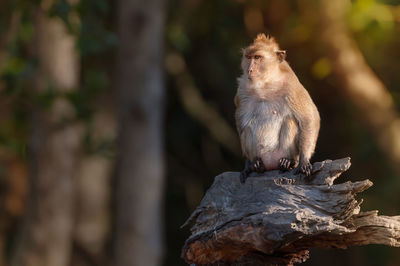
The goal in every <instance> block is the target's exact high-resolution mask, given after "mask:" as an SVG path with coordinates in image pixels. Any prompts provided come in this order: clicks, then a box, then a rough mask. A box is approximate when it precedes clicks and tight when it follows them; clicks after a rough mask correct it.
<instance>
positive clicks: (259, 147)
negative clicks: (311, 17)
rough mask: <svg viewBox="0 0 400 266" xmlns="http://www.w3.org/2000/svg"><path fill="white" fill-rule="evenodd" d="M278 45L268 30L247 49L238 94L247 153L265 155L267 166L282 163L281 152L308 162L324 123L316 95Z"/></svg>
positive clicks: (248, 155)
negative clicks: (299, 78) (316, 104)
mask: <svg viewBox="0 0 400 266" xmlns="http://www.w3.org/2000/svg"><path fill="white" fill-rule="evenodd" d="M278 51H279V46H278V44H277V43H276V41H275V40H274V38H272V37H267V36H265V35H264V34H260V35H258V36H257V38H256V39H255V40H254V42H253V43H252V44H251V45H250V46H249V47H247V48H245V49H244V50H243V58H242V64H241V66H242V70H243V74H242V75H241V76H240V77H239V78H238V83H239V88H238V91H237V95H236V97H235V105H236V107H237V108H236V114H235V118H236V125H237V130H238V132H239V136H240V142H241V147H242V151H243V154H244V156H245V157H246V158H247V159H249V160H254V159H255V158H256V157H260V158H261V159H262V161H263V163H264V165H265V167H266V169H267V170H271V169H277V168H278V165H279V160H280V159H281V158H288V159H294V160H296V161H298V160H300V165H302V164H306V163H308V162H309V159H310V158H311V156H312V154H313V152H314V149H315V144H316V141H317V137H318V132H319V124H320V118H319V114H318V110H317V108H316V107H315V105H314V103H313V101H312V100H311V97H310V96H309V94H308V92H307V91H306V90H305V89H304V87H303V86H302V85H301V83H300V82H299V80H298V79H297V77H296V75H295V74H294V72H293V71H292V69H291V68H290V66H289V64H288V63H287V62H286V61H285V60H284V58H282V57H280V56H278V53H277V52H278ZM255 55H257V56H261V58H259V59H255V57H254V56H255ZM279 55H282V53H279ZM249 58H250V59H249ZM252 60H253V63H252V62H251V61H252ZM251 64H252V73H251V75H252V76H251V75H250V76H249V68H250V65H251ZM254 73H255V74H254Z"/></svg>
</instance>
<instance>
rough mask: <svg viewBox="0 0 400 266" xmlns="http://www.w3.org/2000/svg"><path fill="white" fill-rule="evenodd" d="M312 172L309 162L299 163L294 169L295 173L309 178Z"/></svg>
mask: <svg viewBox="0 0 400 266" xmlns="http://www.w3.org/2000/svg"><path fill="white" fill-rule="evenodd" d="M311 172H312V165H311V163H310V162H303V163H299V166H297V167H296V170H295V173H296V174H298V173H302V174H305V175H306V176H310V175H311Z"/></svg>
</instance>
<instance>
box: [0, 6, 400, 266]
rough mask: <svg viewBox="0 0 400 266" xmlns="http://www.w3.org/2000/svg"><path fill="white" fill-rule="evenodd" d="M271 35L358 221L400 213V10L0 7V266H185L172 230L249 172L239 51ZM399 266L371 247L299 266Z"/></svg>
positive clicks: (179, 237) (327, 253) (319, 256)
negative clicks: (365, 214)
mask: <svg viewBox="0 0 400 266" xmlns="http://www.w3.org/2000/svg"><path fill="white" fill-rule="evenodd" d="M260 32H264V33H267V34H270V35H272V36H274V37H275V38H276V39H277V41H278V42H279V44H280V46H281V48H282V49H284V50H287V54H288V56H287V60H288V62H289V63H290V65H291V66H292V68H293V70H294V71H295V73H296V74H297V75H298V77H299V79H300V81H301V82H302V83H303V85H304V86H305V87H306V88H307V89H308V91H309V92H310V94H311V96H312V98H313V100H314V102H315V103H316V105H317V107H318V108H319V111H320V115H321V119H322V120H321V131H320V136H319V140H318V143H317V149H316V153H315V155H314V157H313V161H320V160H324V159H338V158H342V157H347V156H350V157H351V158H352V167H351V169H350V170H349V171H348V172H347V173H345V174H344V175H343V176H342V177H340V178H339V180H338V182H344V181H347V180H352V181H356V180H360V179H365V178H368V179H370V180H372V181H373V182H374V186H373V187H372V188H370V189H369V190H368V191H366V192H364V193H363V194H362V197H363V198H364V200H365V201H364V203H363V205H362V209H363V210H364V211H367V210H374V209H379V210H380V213H381V214H385V215H398V214H400V193H399V191H400V115H399V112H400V110H399V107H400V75H399V72H400V1H395V0H353V1H348V0H336V1H332V0H314V1H310V0H266V1H262V0H254V1H245V0H219V1H212V0H169V1H166V0H146V1H139V0H119V1H112V0H42V1H40V0H34V1H32V0H31V1H30V0H2V1H1V2H0V75H1V76H0V77H1V78H0V265H15V266H16V265H18V266H19V265H27V266H36V265H37V266H67V265H74V266H75V265H76V266H102V265H116V266H125V265H126V266H128V265H135V266H136V265H146V266H147V265H168V266H169V265H185V263H184V261H183V260H182V259H181V258H180V250H181V247H182V246H183V244H184V241H185V239H186V238H187V237H188V236H189V229H188V228H184V229H180V226H181V225H182V224H183V223H184V222H185V220H186V218H188V216H189V215H190V213H191V212H192V211H193V210H194V209H195V208H196V206H197V204H198V203H199V202H200V200H201V198H202V196H203V195H204V193H205V191H206V190H207V188H208V187H209V186H210V185H211V184H212V182H213V179H214V177H215V176H216V175H218V174H220V173H222V172H224V171H240V170H241V169H242V168H243V165H244V159H243V158H242V157H241V151H240V147H239V143H238V137H237V134H236V132H235V125H234V105H233V97H234V95H235V92H236V87H237V81H236V79H237V77H238V76H239V75H240V60H241V48H243V47H245V46H246V45H248V44H249V43H250V42H251V41H252V39H253V38H254V37H255V36H256V34H257V33H260ZM322 263H323V264H324V265H337V264H339V263H340V264H341V265H400V250H399V249H396V248H389V247H383V246H377V245H371V246H366V247H357V248H350V249H348V250H312V251H311V259H310V260H309V261H308V262H306V263H304V265H321V264H322Z"/></svg>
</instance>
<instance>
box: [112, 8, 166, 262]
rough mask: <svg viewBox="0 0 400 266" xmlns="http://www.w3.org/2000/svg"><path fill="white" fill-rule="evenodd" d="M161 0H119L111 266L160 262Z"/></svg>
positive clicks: (162, 26)
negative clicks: (115, 154)
mask: <svg viewBox="0 0 400 266" xmlns="http://www.w3.org/2000/svg"><path fill="white" fill-rule="evenodd" d="M164 9H165V7H164V1H163V0H147V1H140V0H120V1H119V9H118V19H119V20H118V31H119V38H120V49H119V53H118V59H117V60H118V61H117V64H118V66H117V67H118V74H117V77H118V82H119V84H118V97H119V100H118V107H119V123H120V124H119V143H118V145H119V146H118V150H119V157H118V168H117V184H116V204H117V215H116V225H115V226H116V239H115V254H114V256H115V257H114V259H115V264H114V265H116V266H132V265H135V266H142V265H143V266H152V265H160V264H161V260H162V254H163V230H162V224H163V219H162V195H163V185H164V155H163V125H162V124H163V112H164V82H163V73H162V72H163V71H162V69H163V67H162V63H163V53H162V51H163V33H164V31H163V30H164V12H165V10H164Z"/></svg>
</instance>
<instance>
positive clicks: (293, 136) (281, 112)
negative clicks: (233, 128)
mask: <svg viewBox="0 0 400 266" xmlns="http://www.w3.org/2000/svg"><path fill="white" fill-rule="evenodd" d="M282 106H284V105H282V104H279V105H274V104H270V103H268V102H265V101H264V102H255V103H254V102H253V103H252V104H251V105H250V104H249V105H248V106H244V108H248V109H247V110H246V111H247V112H243V113H245V114H246V115H242V116H240V115H239V117H238V118H239V121H237V122H239V123H240V140H241V145H242V151H243V153H244V155H245V156H246V158H247V159H249V160H251V161H252V160H254V159H255V158H256V157H260V158H261V159H262V161H263V163H264V166H265V168H266V170H273V169H278V168H279V160H280V159H281V158H289V159H297V156H298V150H297V149H298V148H297V146H298V145H297V139H298V137H297V133H298V130H297V124H296V122H295V120H294V119H293V118H292V117H290V112H289V110H287V109H286V108H285V107H282ZM278 107H280V108H278ZM238 111H240V110H238Z"/></svg>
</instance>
